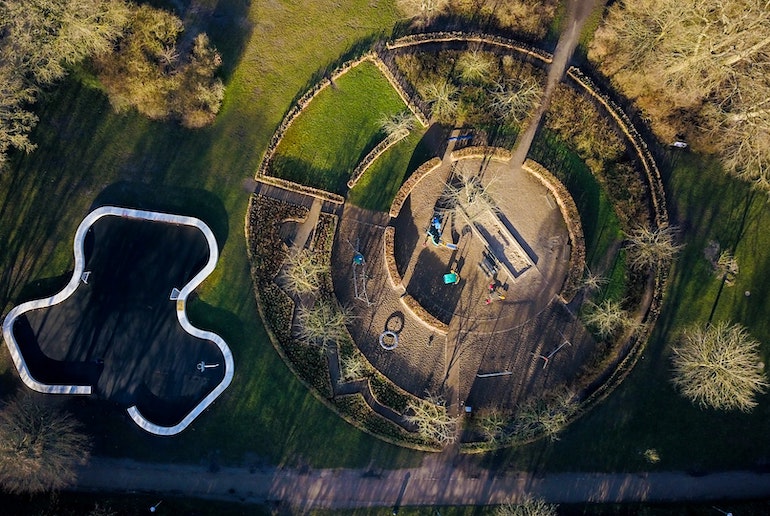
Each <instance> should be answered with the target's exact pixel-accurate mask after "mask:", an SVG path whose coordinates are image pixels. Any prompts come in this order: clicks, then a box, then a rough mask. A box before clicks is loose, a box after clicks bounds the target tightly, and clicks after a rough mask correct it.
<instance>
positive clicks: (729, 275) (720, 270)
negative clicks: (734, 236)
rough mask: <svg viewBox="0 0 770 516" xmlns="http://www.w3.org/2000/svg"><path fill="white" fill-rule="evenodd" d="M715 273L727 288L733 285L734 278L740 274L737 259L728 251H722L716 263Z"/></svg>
mask: <svg viewBox="0 0 770 516" xmlns="http://www.w3.org/2000/svg"><path fill="white" fill-rule="evenodd" d="M716 272H717V274H718V275H719V276H720V277H722V278H723V279H724V281H725V284H726V285H727V286H728V287H731V286H733V285H735V278H736V277H737V276H738V273H739V272H740V267H738V259H737V258H736V257H735V256H733V253H731V252H730V251H722V253H721V254H720V255H719V259H718V260H717V263H716Z"/></svg>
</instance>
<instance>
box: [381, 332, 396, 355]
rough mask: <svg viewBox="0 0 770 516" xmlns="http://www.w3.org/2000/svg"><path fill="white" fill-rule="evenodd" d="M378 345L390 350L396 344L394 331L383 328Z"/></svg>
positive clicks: (394, 347)
mask: <svg viewBox="0 0 770 516" xmlns="http://www.w3.org/2000/svg"><path fill="white" fill-rule="evenodd" d="M380 346H381V347H382V349H384V350H385V351H391V350H394V349H396V347H397V346H398V334H397V333H396V332H394V331H390V330H385V331H384V332H382V333H380Z"/></svg>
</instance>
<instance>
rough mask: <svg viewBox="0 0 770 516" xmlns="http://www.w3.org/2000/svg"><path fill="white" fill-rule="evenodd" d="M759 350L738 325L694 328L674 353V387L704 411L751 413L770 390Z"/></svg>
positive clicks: (683, 336)
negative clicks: (711, 409)
mask: <svg viewBox="0 0 770 516" xmlns="http://www.w3.org/2000/svg"><path fill="white" fill-rule="evenodd" d="M759 347H760V345H759V342H758V341H756V340H755V339H753V338H752V337H751V336H750V335H749V333H748V331H747V330H746V328H744V327H743V326H741V325H739V324H728V323H726V322H720V323H717V324H715V325H711V326H705V327H704V326H692V327H690V328H688V329H686V330H685V331H684V333H683V334H682V338H681V340H680V342H679V345H678V346H675V347H674V348H673V349H672V352H673V355H672V363H673V367H674V377H673V382H674V385H675V386H676V387H677V389H678V390H679V392H680V393H681V394H682V395H683V396H684V397H686V398H688V399H689V400H691V401H692V402H693V403H696V404H698V405H700V406H701V407H704V408H705V407H711V408H715V409H720V410H742V411H744V412H749V411H751V409H753V408H754V407H755V406H756V405H757V402H756V396H757V395H758V394H761V393H763V392H765V391H766V390H767V387H768V382H767V378H766V376H765V374H764V366H763V364H762V356H761V354H760V352H759Z"/></svg>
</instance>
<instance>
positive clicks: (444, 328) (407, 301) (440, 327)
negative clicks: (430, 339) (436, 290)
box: [400, 294, 449, 335]
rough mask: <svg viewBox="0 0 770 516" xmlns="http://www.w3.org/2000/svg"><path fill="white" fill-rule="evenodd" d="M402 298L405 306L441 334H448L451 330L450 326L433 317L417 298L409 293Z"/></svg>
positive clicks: (422, 321)
mask: <svg viewBox="0 0 770 516" xmlns="http://www.w3.org/2000/svg"><path fill="white" fill-rule="evenodd" d="M400 299H401V303H402V304H403V305H404V307H406V309H407V310H409V312H410V313H411V314H412V315H414V316H415V317H416V318H417V319H418V320H419V321H420V322H421V323H423V324H424V325H425V326H427V327H428V328H430V329H432V330H435V331H436V332H438V333H440V334H441V335H446V334H447V333H448V332H449V326H448V325H447V324H445V323H443V322H441V321H439V320H438V319H436V318H435V317H433V315H431V313H430V312H428V311H427V310H426V309H425V308H423V307H422V305H421V304H420V303H418V302H417V300H416V299H415V298H413V297H412V296H410V295H409V294H404V295H403V296H401V298H400Z"/></svg>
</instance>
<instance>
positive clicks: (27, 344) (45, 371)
mask: <svg viewBox="0 0 770 516" xmlns="http://www.w3.org/2000/svg"><path fill="white" fill-rule="evenodd" d="M13 334H14V336H15V337H16V342H17V343H18V344H19V350H20V351H21V354H22V356H23V357H24V360H25V362H26V363H27V368H28V369H29V371H30V374H31V375H32V377H33V378H34V379H36V380H38V381H39V382H42V383H46V384H57V385H59V384H67V385H93V384H95V383H96V382H97V381H98V379H99V376H100V375H101V372H102V369H103V364H98V363H97V362H96V361H90V362H78V361H63V360H54V359H52V358H49V357H47V356H46V355H45V354H44V353H43V351H42V350H41V349H40V344H39V342H38V340H37V337H36V336H35V331H34V330H33V329H32V326H30V323H29V320H28V319H27V318H26V317H25V316H22V317H19V318H18V319H17V320H16V322H15V324H14V325H13Z"/></svg>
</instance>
